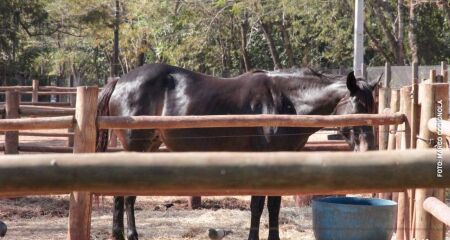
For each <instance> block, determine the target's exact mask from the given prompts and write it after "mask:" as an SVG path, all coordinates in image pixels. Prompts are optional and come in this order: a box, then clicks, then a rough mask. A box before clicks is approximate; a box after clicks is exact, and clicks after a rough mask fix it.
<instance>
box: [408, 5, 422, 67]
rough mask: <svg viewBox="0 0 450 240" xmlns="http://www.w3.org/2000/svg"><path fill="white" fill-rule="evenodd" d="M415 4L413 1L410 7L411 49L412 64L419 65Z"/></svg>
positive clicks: (409, 33)
mask: <svg viewBox="0 0 450 240" xmlns="http://www.w3.org/2000/svg"><path fill="white" fill-rule="evenodd" d="M415 8H416V7H415V4H414V3H413V2H412V1H411V2H410V5H409V32H408V35H409V48H411V61H412V63H417V64H420V63H419V54H418V52H419V48H418V44H417V19H416V11H415Z"/></svg>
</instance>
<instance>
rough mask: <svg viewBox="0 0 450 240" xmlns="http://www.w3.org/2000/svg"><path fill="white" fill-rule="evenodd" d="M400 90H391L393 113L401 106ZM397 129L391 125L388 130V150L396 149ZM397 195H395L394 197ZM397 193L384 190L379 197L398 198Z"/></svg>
mask: <svg viewBox="0 0 450 240" xmlns="http://www.w3.org/2000/svg"><path fill="white" fill-rule="evenodd" d="M399 100H400V90H395V89H393V90H391V102H390V110H391V113H396V112H398V111H399V107H400V104H399V103H400V101H399ZM396 130H397V125H390V126H389V128H388V129H386V131H388V142H387V150H395V145H396ZM394 195H395V197H394ZM396 195H397V194H394V193H392V192H384V193H380V194H379V197H380V198H383V199H391V200H394V198H396Z"/></svg>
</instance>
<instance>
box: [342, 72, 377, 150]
mask: <svg viewBox="0 0 450 240" xmlns="http://www.w3.org/2000/svg"><path fill="white" fill-rule="evenodd" d="M380 79H381V76H380V77H379V78H378V79H377V80H376V81H371V82H367V81H365V80H364V79H362V78H356V77H355V75H354V73H353V72H351V73H349V74H348V75H347V79H346V85H347V89H348V91H349V94H347V95H345V97H344V98H342V100H341V101H340V102H339V103H338V105H337V106H336V109H335V112H334V114H336V115H341V114H364V113H374V106H375V105H374V97H373V93H372V92H373V90H374V89H375V86H376V85H377V84H378V82H379V81H380ZM340 133H341V134H342V135H343V137H344V139H345V140H346V141H347V142H348V143H349V144H350V146H351V147H352V148H353V150H354V151H368V150H374V149H375V137H374V132H373V127H372V126H349V127H342V128H340Z"/></svg>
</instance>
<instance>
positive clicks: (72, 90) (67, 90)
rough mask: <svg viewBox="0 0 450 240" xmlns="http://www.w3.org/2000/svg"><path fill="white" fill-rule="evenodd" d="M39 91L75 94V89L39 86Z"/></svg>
mask: <svg viewBox="0 0 450 240" xmlns="http://www.w3.org/2000/svg"><path fill="white" fill-rule="evenodd" d="M39 91H56V92H76V91H77V88H76V87H56V86H40V87H39Z"/></svg>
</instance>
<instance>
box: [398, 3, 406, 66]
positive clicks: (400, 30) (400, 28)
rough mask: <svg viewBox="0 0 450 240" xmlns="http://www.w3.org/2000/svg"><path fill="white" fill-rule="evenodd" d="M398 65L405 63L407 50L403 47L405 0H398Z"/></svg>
mask: <svg viewBox="0 0 450 240" xmlns="http://www.w3.org/2000/svg"><path fill="white" fill-rule="evenodd" d="M397 14H398V15H397V26H398V27H397V31H398V33H397V48H396V50H397V56H398V59H397V65H405V54H404V53H405V51H404V47H403V32H404V31H405V29H404V25H403V0H397Z"/></svg>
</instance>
